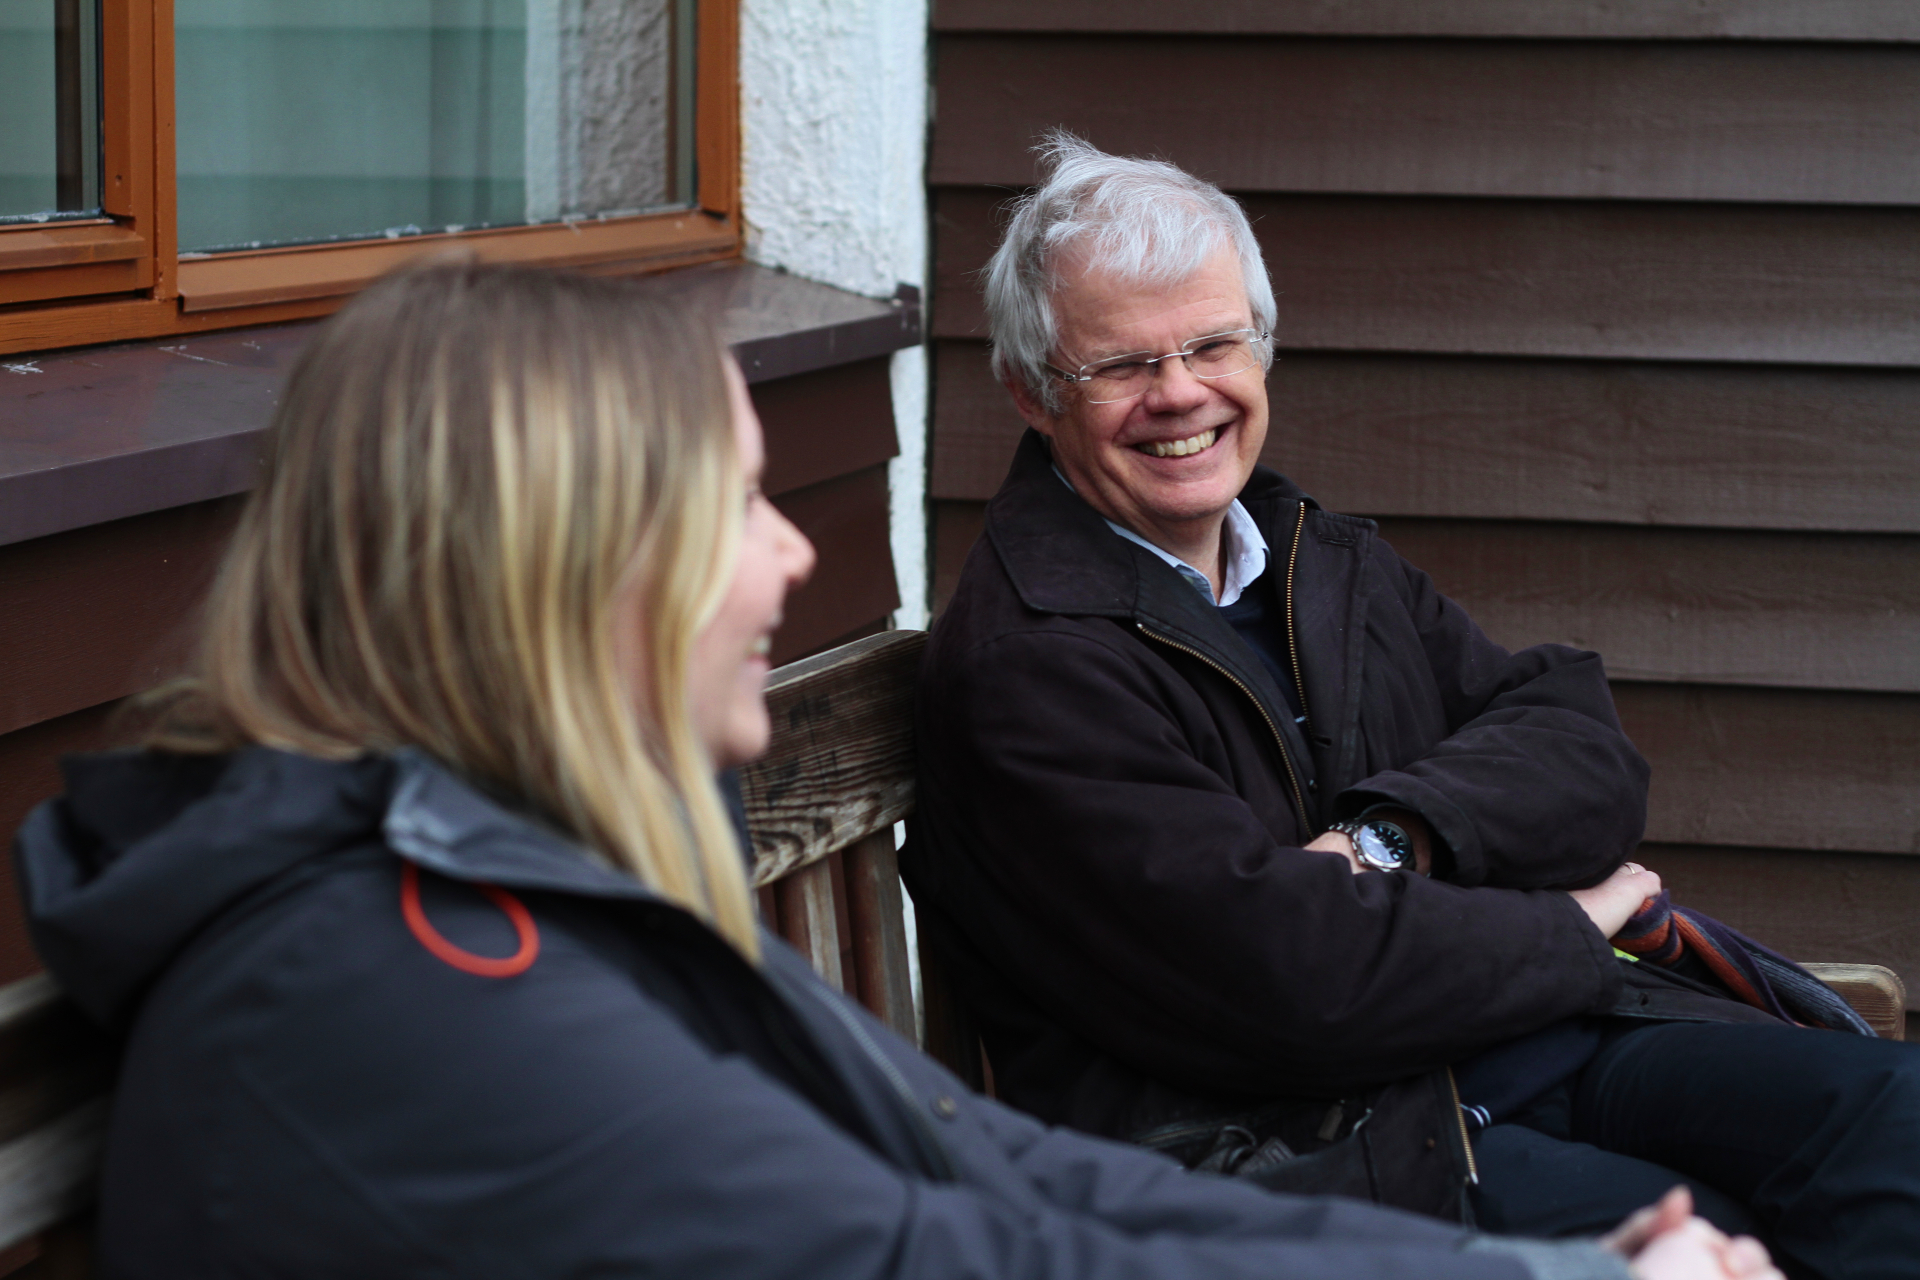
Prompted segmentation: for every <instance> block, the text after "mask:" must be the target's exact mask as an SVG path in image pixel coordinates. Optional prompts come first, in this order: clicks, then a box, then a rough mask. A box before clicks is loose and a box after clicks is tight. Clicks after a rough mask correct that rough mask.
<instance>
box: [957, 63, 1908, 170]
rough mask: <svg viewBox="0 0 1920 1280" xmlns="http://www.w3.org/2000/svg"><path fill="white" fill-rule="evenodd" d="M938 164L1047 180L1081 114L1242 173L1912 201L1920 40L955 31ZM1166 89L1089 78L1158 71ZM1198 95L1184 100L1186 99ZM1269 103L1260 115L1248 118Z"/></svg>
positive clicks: (1098, 138) (1095, 128)
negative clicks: (1043, 164)
mask: <svg viewBox="0 0 1920 1280" xmlns="http://www.w3.org/2000/svg"><path fill="white" fill-rule="evenodd" d="M936 48H937V56H936V60H935V73H934V83H935V90H936V93H937V95H938V98H939V102H940V117H939V122H938V126H937V127H936V128H935V130H934V134H933V148H932V153H931V157H930V170H929V176H930V180H931V181H932V182H934V183H937V184H941V185H954V186H1019V185H1021V184H1024V183H1027V182H1030V181H1032V173H1033V167H1032V157H1031V155H1030V154H1029V152H1028V148H1029V147H1031V146H1032V145H1033V143H1034V141H1035V140H1036V139H1037V138H1038V136H1039V135H1040V134H1041V133H1043V132H1044V131H1045V130H1046V129H1047V128H1049V127H1051V126H1055V125H1066V126H1068V127H1070V128H1072V129H1073V130H1074V131H1075V132H1077V133H1079V134H1081V135H1082V136H1083V137H1086V138H1087V139H1088V140H1089V141H1091V142H1093V143H1094V145H1096V146H1098V147H1100V148H1102V149H1103V150H1106V151H1111V152H1114V153H1116V154H1123V155H1151V156H1164V157H1166V158H1168V159H1171V160H1173V161H1174V162H1175V163H1177V164H1179V165H1180V166H1181V167H1182V168H1184V169H1187V170H1188V171H1190V172H1192V173H1194V174H1197V175H1199V176H1200V177H1203V178H1206V179H1207V180H1208V181H1210V182H1213V183H1216V184H1218V185H1219V186H1222V187H1224V188H1227V189H1228V190H1232V191H1248V192H1251V191H1327V192H1367V193H1373V194H1392V195H1453V196H1536V197H1561V198H1575V199H1634V200H1743V201H1780V202H1809V201H1811V202H1819V203H1835V204H1849V203H1852V204H1889V205H1897V204H1910V203H1914V202H1915V199H1916V196H1920V165H1915V164H1914V163H1913V153H1914V151H1915V149H1916V145H1917V144H1920V97H1917V96H1916V95H1915V94H1914V92H1913V85H1914V80H1915V77H1916V75H1920V50H1915V49H1912V48H1909V47H1904V46H1898V45H1889V46H1882V47H1878V48H1875V47H1868V46H1860V45H1851V46H1845V47H1842V46H1836V45H1787V44H1771V43H1738V44H1736V43H1725V42H1714V43H1699V42H1677V41H1660V42H1649V43H1630V42H1613V41H1608V42H1592V43H1589V42H1577V41H1568V42H1554V43H1551V44H1539V43H1526V42H1519V41H1511V40H1492V41H1476V40H1457V39H1450V40H1445V41H1423V40H1377V39H1327V38H1320V39H1284V38H1272V39H1247V38H1245V37H1243V36H1232V37H1225V36H1203V35H1167V34H1161V35H1156V36H1154V37H1152V38H1150V39H1143V38H1139V37H1135V36H1127V35H1104V34H1096V33H1091V32H1078V33H1074V34H1069V35H1058V36H1049V35H1038V34H1029V35H1023V36H1020V37H1017V38H1008V37H1000V36H992V35H977V36H976V35H963V34H952V35H948V36H945V37H943V38H942V39H941V40H940V41H939V43H938V45H937V46H936ZM1147 83H1150V84H1152V85H1153V87H1154V88H1153V92H1152V93H1099V92H1091V93H1090V92H1088V86H1089V85H1120V84H1147ZM1168 102H1178V103H1180V109H1179V110H1178V111H1168V110H1167V109H1166V103H1168ZM1256 103H1257V104H1258V106H1257V108H1256V110H1257V113H1258V116H1259V126H1258V127H1257V128H1232V127H1228V128H1209V127H1199V128H1196V127H1195V122H1196V121H1231V120H1236V119H1239V118H1242V117H1244V116H1245V115H1246V114H1247V113H1248V111H1249V109H1250V107H1251V106H1252V104H1256Z"/></svg>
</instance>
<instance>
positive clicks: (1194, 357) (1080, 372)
mask: <svg viewBox="0 0 1920 1280" xmlns="http://www.w3.org/2000/svg"><path fill="white" fill-rule="evenodd" d="M1272 340H1273V335H1272V334H1271V333H1262V332H1261V331H1260V330H1258V329H1229V330H1228V331H1227V332H1225V333H1210V334H1208V335H1206V336H1205V337H1203V338H1194V339H1191V340H1190V341H1188V342H1187V343H1186V344H1185V345H1183V346H1182V347H1181V348H1180V349H1179V350H1178V351H1169V352H1167V353H1166V354H1165V355H1163V356H1156V355H1152V354H1150V353H1148V352H1145V351H1136V352H1133V353H1132V354H1129V355H1124V356H1109V357H1107V358H1106V359H1105V360H1092V361H1089V362H1087V363H1086V364H1083V365H1081V366H1080V367H1079V368H1078V369H1076V370H1075V371H1074V372H1072V373H1068V372H1067V371H1066V370H1065V369H1056V368H1054V367H1053V366H1052V365H1047V366H1045V368H1046V369H1047V371H1048V372H1049V373H1051V374H1053V375H1054V376H1055V377H1057V378H1059V379H1060V380H1061V381H1063V382H1077V383H1079V384H1081V385H1082V386H1083V387H1085V388H1086V396H1087V403H1088V404H1118V403H1119V402H1120V401H1122V400H1132V399H1134V398H1135V397H1136V396H1142V395H1145V394H1146V392H1147V388H1148V387H1150V386H1152V385H1153V378H1154V374H1155V373H1156V372H1158V371H1157V370H1156V369H1155V367H1154V366H1156V365H1158V364H1159V363H1160V362H1161V361H1162V360H1171V359H1173V358H1174V357H1175V356H1179V357H1180V358H1181V359H1182V360H1184V361H1186V365H1187V368H1188V370H1189V371H1191V372H1192V374H1193V376H1194V377H1196V378H1231V377H1232V376H1233V375H1234V374H1236V373H1245V372H1246V371H1247V370H1249V369H1251V368H1253V366H1255V365H1256V364H1259V363H1260V358H1261V356H1262V355H1263V354H1265V347H1264V345H1263V344H1265V343H1268V342H1271V341H1272Z"/></svg>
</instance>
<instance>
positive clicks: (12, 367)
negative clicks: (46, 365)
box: [0, 360, 46, 373]
mask: <svg viewBox="0 0 1920 1280" xmlns="http://www.w3.org/2000/svg"><path fill="white" fill-rule="evenodd" d="M0 369H5V370H6V371H7V372H8V373H45V372H46V370H45V369H42V368H41V367H40V362H39V361H38V360H24V361H22V362H21V363H19V364H0Z"/></svg>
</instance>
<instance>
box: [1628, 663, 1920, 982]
mask: <svg viewBox="0 0 1920 1280" xmlns="http://www.w3.org/2000/svg"><path fill="white" fill-rule="evenodd" d="M1613 695H1614V701H1615V703H1616V705H1617V706H1618V708H1619V712H1620V721H1621V724H1622V725H1623V726H1624V727H1625V729H1626V731H1627V734H1628V736H1629V737H1631V738H1632V739H1633V742H1634V745H1635V746H1637V747H1639V749H1640V751H1641V753H1642V754H1643V755H1645V756H1646V757H1647V759H1648V761H1649V762H1650V763H1651V764H1652V765H1653V787H1652V793H1651V798H1650V801H1649V812H1648V819H1647V839H1649V840H1655V841H1660V842H1662V843H1671V844H1719V845H1734V846H1742V847H1749V848H1751V847H1761V848H1781V849H1833V850H1848V851H1852V852H1861V853H1890V854H1916V853H1920V771H1916V770H1915V769H1914V761H1916V760H1920V696H1916V695H1912V694H1867V693H1837V692H1828V691H1808V690H1799V689H1750V688H1728V687H1716V686H1712V685H1672V684H1627V683H1619V684H1615V685H1614V687H1613ZM1820 958H1821V959H1826V960H1833V959H1851V958H1853V957H1850V956H1847V955H1845V954H1840V955H1833V954H1829V955H1826V956H1822V957H1820Z"/></svg>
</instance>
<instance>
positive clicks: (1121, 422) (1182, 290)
mask: <svg viewBox="0 0 1920 1280" xmlns="http://www.w3.org/2000/svg"><path fill="white" fill-rule="evenodd" d="M1060 280H1061V284H1060V287H1059V288H1058V289H1057V290H1056V291H1055V292H1054V295H1053V308H1054V315H1055V317H1056V320H1057V322H1058V325H1059V333H1060V341H1059V344H1058V346H1057V347H1056V348H1055V350H1054V353H1053V358H1052V360H1051V361H1050V363H1052V364H1053V365H1054V366H1055V367H1057V368H1060V369H1065V370H1069V371H1071V370H1075V369H1078V368H1079V367H1080V366H1081V365H1083V364H1086V363H1089V362H1091V361H1095V360H1103V359H1107V358H1109V357H1112V356H1118V355H1125V354H1129V353H1133V352H1143V351H1144V352H1148V353H1150V354H1152V355H1156V356H1157V355H1161V354H1163V353H1165V352H1168V351H1177V350H1179V349H1180V347H1181V345H1182V344H1183V343H1185V342H1187V341H1189V340H1191V339H1193V338H1198V337H1202V336H1205V335H1208V334H1215V333H1225V332H1227V331H1228V330H1232V329H1244V328H1248V327H1250V326H1251V325H1252V324H1253V317H1252V311H1251V309H1250V307H1249V306H1248V303H1247V292H1246V287H1245V285H1244V284H1242V282H1241V277H1240V264H1239V262H1238V260H1237V259H1236V258H1235V257H1234V255H1233V253H1232V251H1231V250H1226V249H1223V250H1221V251H1220V252H1218V253H1216V254H1215V255H1214V256H1213V257H1212V258H1211V259H1209V260H1208V262H1207V264H1206V265H1205V266H1204V267H1202V268H1201V269H1200V270H1199V271H1198V272H1196V273H1195V274H1194V275H1193V276H1192V277H1190V278H1189V279H1188V280H1186V281H1185V282H1184V283H1181V284H1177V285H1140V284H1135V283H1131V282H1125V281H1122V280H1119V279H1117V278H1115V277H1114V276H1113V275H1111V274H1110V273H1107V272H1104V271H1089V270H1086V269H1085V268H1084V266H1083V265H1082V264H1081V263H1079V262H1077V261H1075V260H1074V259H1072V258H1069V259H1068V260H1067V261H1066V262H1064V263H1063V264H1062V271H1061V273H1060ZM1012 389H1013V392H1014V399H1015V400H1016V401H1017V402H1018V404H1019V406H1020V411H1021V414H1022V416H1023V417H1025V418H1026V420H1027V423H1028V424H1029V425H1030V426H1032V427H1033V428H1034V429H1035V430H1037V431H1039V432H1040V433H1041V434H1042V435H1045V436H1048V437H1049V438H1050V439H1051V440H1052V442H1053V457H1054V463H1055V465H1057V466H1058V467H1059V468H1060V470H1061V472H1062V473H1064V474H1065V475H1066V477H1067V479H1068V480H1071V481H1072V482H1073V487H1074V489H1075V490H1076V491H1078V492H1079V494H1080V496H1081V497H1082V498H1084V499H1085V500H1086V502H1087V503H1088V505H1090V506H1091V507H1093V509H1094V510H1096V511H1098V512H1099V513H1100V514H1101V515H1103V516H1105V517H1107V518H1108V519H1109V520H1113V521H1116V522H1117V523H1119V524H1122V525H1125V526H1126V527H1127V528H1129V529H1132V530H1133V531H1134V532H1135V533H1138V534H1139V535H1140V536H1142V537H1143V538H1146V539H1147V540H1148V541H1149V542H1152V543H1155V544H1156V545H1159V546H1162V547H1166V548H1168V549H1170V550H1175V551H1176V554H1178V551H1177V548H1178V547H1179V546H1180V545H1181V544H1184V543H1188V542H1190V541H1191V540H1192V539H1193V537H1194V533H1195V530H1196V529H1201V528H1205V527H1206V526H1207V525H1208V523H1209V522H1214V523H1217V522H1218V521H1219V520H1220V519H1221V518H1222V517H1223V516H1224V515H1225V514H1226V510H1227V508H1228V507H1230V506H1232V505H1233V500H1234V498H1236V497H1237V496H1239V493H1240V490H1241V489H1242V488H1243V487H1245V485H1246V483H1247V477H1248V476H1250V475H1252V474H1253V466H1254V463H1255V462H1256V461H1258V459H1259V457H1260V446H1261V445H1262V444H1263V443H1265V441H1266V437H1267V384H1266V376H1265V373H1264V371H1263V370H1262V369H1261V367H1260V366H1259V365H1258V364H1255V365H1254V367H1253V368H1251V369H1249V370H1247V371H1246V372H1244V373H1238V374H1233V375H1231V376H1229V377H1225V378H1217V379H1207V380H1204V381H1203V380H1201V379H1199V378H1196V377H1194V376H1193V374H1192V372H1191V371H1189V370H1188V368H1187V367H1186V362H1185V361H1183V360H1180V359H1179V358H1177V357H1176V358H1174V359H1172V360H1163V361H1162V362H1161V363H1160V365H1159V366H1158V372H1157V375H1156V376H1155V377H1154V378H1153V381H1152V383H1151V384H1150V385H1149V387H1148V389H1147V391H1146V392H1145V394H1143V395H1141V396H1140V397H1139V398H1137V399H1134V400H1127V401H1122V402H1120V403H1117V404H1091V403H1088V399H1087V392H1086V384H1080V385H1077V386H1070V387H1067V388H1065V391H1064V403H1063V405H1062V408H1061V410H1060V412H1059V413H1058V414H1050V413H1048V412H1047V411H1046V410H1045V409H1044V408H1042V407H1041V406H1039V405H1038V404H1036V403H1035V402H1034V400H1033V398H1032V397H1031V396H1030V395H1028V394H1027V393H1026V391H1025V389H1024V388H1022V387H1020V386H1018V385H1015V386H1014V387H1013V388H1012ZM1175 447H1177V448H1180V449H1184V450H1186V452H1184V453H1183V454H1180V455H1178V456H1175V455H1173V453H1172V449H1173V448H1175ZM1161 454H1166V455H1167V456H1159V455H1161Z"/></svg>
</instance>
